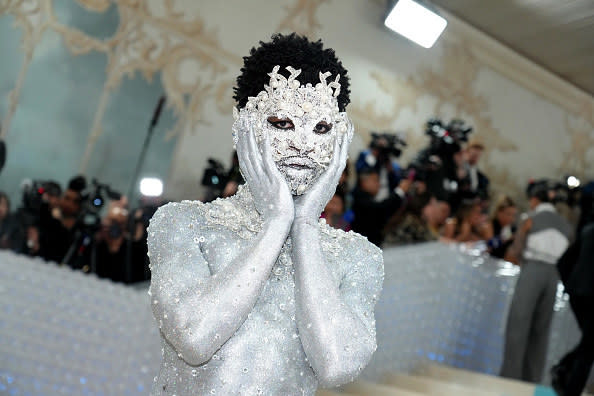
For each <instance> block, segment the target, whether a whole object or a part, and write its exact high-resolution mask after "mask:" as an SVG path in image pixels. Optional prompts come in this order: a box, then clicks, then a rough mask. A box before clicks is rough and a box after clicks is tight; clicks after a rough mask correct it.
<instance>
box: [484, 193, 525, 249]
mask: <svg viewBox="0 0 594 396" xmlns="http://www.w3.org/2000/svg"><path fill="white" fill-rule="evenodd" d="M517 215H518V208H517V207H516V204H515V203H514V201H513V200H512V199H511V198H510V197H508V196H507V195H502V196H500V197H499V199H498V200H497V203H496V204H495V208H494V210H493V214H492V216H491V223H490V225H491V230H492V231H491V232H492V233H493V238H491V239H490V240H489V253H490V254H491V256H493V257H497V258H501V259H502V258H503V257H504V256H505V252H506V251H507V248H508V247H510V246H511V244H512V243H513V241H514V234H515V232H516V227H515V225H514V223H515V221H516V217H517Z"/></svg>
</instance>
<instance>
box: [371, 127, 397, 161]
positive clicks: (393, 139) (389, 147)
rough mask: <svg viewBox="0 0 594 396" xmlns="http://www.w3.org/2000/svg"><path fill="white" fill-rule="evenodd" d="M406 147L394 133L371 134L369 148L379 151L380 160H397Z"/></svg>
mask: <svg viewBox="0 0 594 396" xmlns="http://www.w3.org/2000/svg"><path fill="white" fill-rule="evenodd" d="M405 147H406V141H405V140H404V139H402V138H401V137H400V136H398V135H397V134H394V133H387V132H384V133H377V132H371V143H370V144H369V148H371V149H375V150H378V151H379V157H380V159H388V158H390V157H395V158H398V157H400V156H401V155H402V151H403V150H404V148H405Z"/></svg>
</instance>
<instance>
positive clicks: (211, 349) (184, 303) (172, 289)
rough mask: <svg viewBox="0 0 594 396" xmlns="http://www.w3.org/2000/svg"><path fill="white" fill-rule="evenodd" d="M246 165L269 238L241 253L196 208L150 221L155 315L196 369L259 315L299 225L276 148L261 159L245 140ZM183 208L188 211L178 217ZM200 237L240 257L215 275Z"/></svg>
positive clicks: (166, 210) (249, 136)
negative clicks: (202, 219) (255, 313)
mask: <svg viewBox="0 0 594 396" xmlns="http://www.w3.org/2000/svg"><path fill="white" fill-rule="evenodd" d="M237 151H238V155H239V161H240V166H241V169H242V172H243V174H244V177H245V178H246V180H247V182H248V185H249V186H250V191H251V192H252V195H253V197H254V201H255V203H256V204H257V205H258V208H259V212H260V214H261V215H262V217H263V219H264V224H263V228H262V231H260V233H259V234H258V235H257V236H256V237H255V238H254V239H253V240H252V241H251V243H250V244H249V245H248V246H247V247H245V248H244V249H243V250H241V251H240V247H239V245H238V243H237V240H235V239H232V238H228V239H226V240H224V239H223V238H224V237H219V236H217V235H211V234H208V233H212V231H209V230H208V229H206V228H205V227H200V219H198V218H197V216H196V211H194V213H192V211H191V210H190V209H191V204H190V205H188V204H185V207H184V206H183V205H184V204H181V206H182V207H181V208H180V204H172V205H167V206H165V207H163V208H161V209H160V210H159V211H158V212H157V213H156V214H155V216H154V218H153V220H152V221H151V226H150V231H149V241H148V243H149V254H150V259H151V265H152V280H151V293H152V308H153V313H154V316H155V318H156V319H157V320H158V322H159V326H160V328H161V332H162V333H163V336H164V337H165V338H166V339H167V340H168V341H169V343H171V345H172V346H173V347H174V348H175V349H176V351H177V352H178V354H179V356H180V357H181V358H183V359H184V360H185V361H186V362H187V363H189V364H191V365H198V364H201V363H204V362H206V361H208V360H209V359H210V358H211V357H212V355H213V354H214V353H215V352H216V351H217V350H218V349H219V348H220V347H221V346H222V345H223V344H224V343H225V342H226V341H227V340H228V339H229V338H230V337H231V336H232V335H233V334H234V333H235V331H236V330H237V329H238V328H239V327H240V326H241V324H242V323H243V322H244V321H245V319H246V318H247V316H248V314H249V313H250V312H251V311H252V309H253V307H254V305H255V303H256V301H257V299H258V297H259V296H260V293H261V291H262V288H263V287H264V285H265V283H266V280H267V279H268V277H269V275H270V271H271V269H272V267H273V265H274V263H275V262H276V259H277V257H278V255H279V253H280V250H281V248H282V246H283V244H284V242H285V240H286V238H287V236H288V234H289V231H290V227H291V223H292V221H293V214H294V208H293V200H292V196H291V193H290V191H289V189H288V187H287V185H286V182H285V181H284V179H283V178H282V176H281V175H280V173H279V172H278V170H277V168H276V166H275V165H274V163H273V162H272V158H271V155H270V150H269V144H268V143H266V145H265V148H264V154H263V155H260V154H259V151H258V148H257V146H256V142H255V139H254V135H253V132H252V131H243V132H242V133H241V136H240V137H239V142H238V150H237ZM178 209H181V210H178ZM201 232H206V233H207V235H208V236H209V237H211V238H212V239H213V240H214V243H213V245H214V247H212V248H218V249H223V248H224V245H225V244H227V245H231V250H232V251H233V252H235V253H236V255H235V256H234V258H231V259H230V262H229V263H223V264H222V265H221V267H222V268H223V270H222V271H220V272H218V273H215V274H211V273H210V270H209V267H208V263H207V262H206V260H205V258H204V255H203V254H202V251H201V250H200V249H199V248H197V247H196V245H198V244H197V243H192V241H193V239H194V238H196V237H198V236H199V235H200V233H201Z"/></svg>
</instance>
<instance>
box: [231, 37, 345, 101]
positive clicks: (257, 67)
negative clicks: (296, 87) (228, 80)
mask: <svg viewBox="0 0 594 396" xmlns="http://www.w3.org/2000/svg"><path fill="white" fill-rule="evenodd" d="M276 65H279V66H280V70H279V73H281V74H282V75H284V76H285V77H289V74H290V73H289V72H288V71H287V70H286V69H285V67H286V66H292V67H294V68H295V69H301V74H299V77H297V80H299V82H300V83H301V84H307V83H311V84H312V85H314V86H315V85H316V84H317V83H319V82H320V77H319V72H323V73H325V72H330V73H332V75H331V76H330V78H329V79H334V78H335V77H336V75H337V74H340V80H339V83H340V94H339V95H338V97H337V100H338V108H339V110H340V111H344V110H345V108H346V106H347V105H348V104H349V102H350V101H351V100H350V98H349V94H350V92H351V91H350V90H349V78H348V76H347V71H346V69H345V68H344V67H343V66H342V63H341V62H340V61H339V60H338V58H337V57H336V54H335V53H334V50H333V49H331V48H326V49H324V48H323V44H322V40H318V41H315V42H312V41H309V39H308V38H306V37H304V36H299V35H297V34H295V33H291V34H289V35H283V34H275V35H273V36H272V41H270V42H268V43H264V42H262V41H260V46H259V47H258V48H252V49H251V51H250V55H249V56H244V57H243V67H242V68H241V74H240V75H239V77H237V86H236V87H234V88H233V92H234V93H235V95H234V96H233V99H235V101H236V102H237V108H238V109H241V108H242V107H244V106H245V105H246V103H247V101H248V97H250V96H257V95H258V93H259V92H260V91H262V90H263V89H264V85H265V84H268V83H269V82H270V76H268V73H270V72H271V71H272V68H273V67H274V66H276Z"/></svg>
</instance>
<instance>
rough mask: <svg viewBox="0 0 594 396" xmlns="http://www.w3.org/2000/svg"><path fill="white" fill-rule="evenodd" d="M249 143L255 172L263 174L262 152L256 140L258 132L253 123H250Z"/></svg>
mask: <svg viewBox="0 0 594 396" xmlns="http://www.w3.org/2000/svg"><path fill="white" fill-rule="evenodd" d="M247 145H248V148H249V152H250V160H251V163H252V166H253V169H254V171H255V172H257V173H258V174H260V175H261V174H262V173H264V169H263V165H262V154H260V149H259V148H258V143H257V142H256V133H255V130H254V126H253V125H250V127H249V130H248V133H247Z"/></svg>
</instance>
